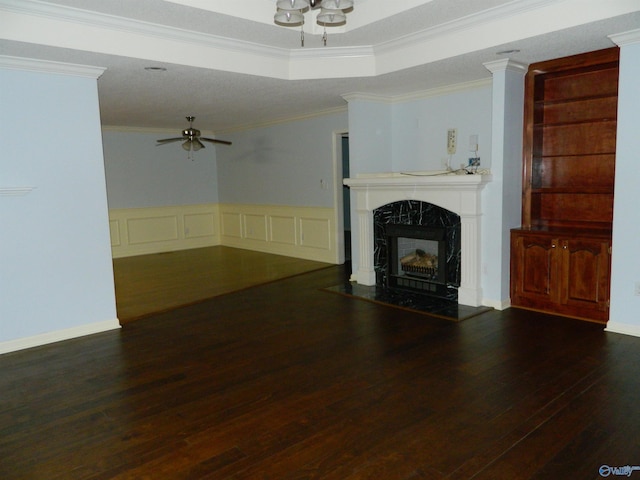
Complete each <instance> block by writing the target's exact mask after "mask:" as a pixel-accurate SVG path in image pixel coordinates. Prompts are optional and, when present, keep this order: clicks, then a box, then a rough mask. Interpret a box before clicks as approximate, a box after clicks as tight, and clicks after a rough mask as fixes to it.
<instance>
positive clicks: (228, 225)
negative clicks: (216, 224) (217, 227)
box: [221, 212, 242, 238]
mask: <svg viewBox="0 0 640 480" xmlns="http://www.w3.org/2000/svg"><path fill="white" fill-rule="evenodd" d="M221 218H222V225H221V227H222V228H221V232H222V236H223V237H227V238H229V237H231V238H242V215H241V214H240V213H238V212H221Z"/></svg>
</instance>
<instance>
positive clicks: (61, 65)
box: [0, 55, 106, 79]
mask: <svg viewBox="0 0 640 480" xmlns="http://www.w3.org/2000/svg"><path fill="white" fill-rule="evenodd" d="M0 68H5V69H8V70H22V71H28V72H37V73H53V74H57V75H69V76H75V77H86V78H93V79H97V78H100V76H101V75H102V74H103V73H104V71H105V70H106V68H102V67H91V66H88V65H78V64H75V63H65V62H53V61H50V60H36V59H33V58H22V57H11V56H8V55H0Z"/></svg>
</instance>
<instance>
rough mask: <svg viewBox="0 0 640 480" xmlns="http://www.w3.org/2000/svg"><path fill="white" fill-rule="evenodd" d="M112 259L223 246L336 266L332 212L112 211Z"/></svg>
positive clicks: (265, 208) (257, 208) (224, 207)
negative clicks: (334, 264)
mask: <svg viewBox="0 0 640 480" xmlns="http://www.w3.org/2000/svg"><path fill="white" fill-rule="evenodd" d="M109 226H110V229H111V251H112V255H113V258H120V257H129V256H133V255H147V254H151V253H162V252H172V251H176V250H186V249H189V248H200V247H210V246H214V245H225V246H228V247H236V248H243V249H246V250H255V251H258V252H264V253H273V254H276V255H286V256H289V257H296V258H304V259H307V260H315V261H319V262H327V263H337V262H338V257H337V252H336V247H337V246H336V245H335V240H334V237H335V220H334V211H333V209H331V208H322V207H293V206H282V205H275V206H274V205H239V204H206V205H183V206H173V207H153V208H130V209H119V210H110V211H109Z"/></svg>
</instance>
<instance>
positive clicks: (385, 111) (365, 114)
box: [349, 98, 393, 218]
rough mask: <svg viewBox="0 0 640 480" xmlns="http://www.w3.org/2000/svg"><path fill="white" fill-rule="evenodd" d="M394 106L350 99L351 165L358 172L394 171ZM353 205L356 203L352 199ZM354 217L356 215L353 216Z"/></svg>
mask: <svg viewBox="0 0 640 480" xmlns="http://www.w3.org/2000/svg"><path fill="white" fill-rule="evenodd" d="M392 148H393V118H392V110H391V106H390V105H388V104H385V103H379V102H372V101H367V100H361V99H358V98H354V99H351V100H349V165H350V171H351V176H352V177H354V176H355V175H356V174H358V173H377V172H390V171H391V169H392V166H393V149H392ZM351 203H352V205H353V203H354V202H351ZM352 218H356V216H355V215H353V211H352Z"/></svg>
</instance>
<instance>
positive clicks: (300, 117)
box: [217, 105, 347, 135]
mask: <svg viewBox="0 0 640 480" xmlns="http://www.w3.org/2000/svg"><path fill="white" fill-rule="evenodd" d="M340 113H347V106H346V105H345V106H342V107H335V108H327V109H325V110H318V111H315V112H311V113H305V114H303V115H295V116H291V117H286V118H280V119H276V120H271V121H268V122H256V123H251V124H245V125H240V126H239V127H236V128H229V129H222V130H218V131H217V133H219V134H221V135H228V134H230V133H236V132H242V131H246V130H254V129H256V128H266V127H271V126H274V125H282V124H284V123H291V122H299V121H301V120H309V119H312V118H317V117H324V116H326V115H336V114H340Z"/></svg>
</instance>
